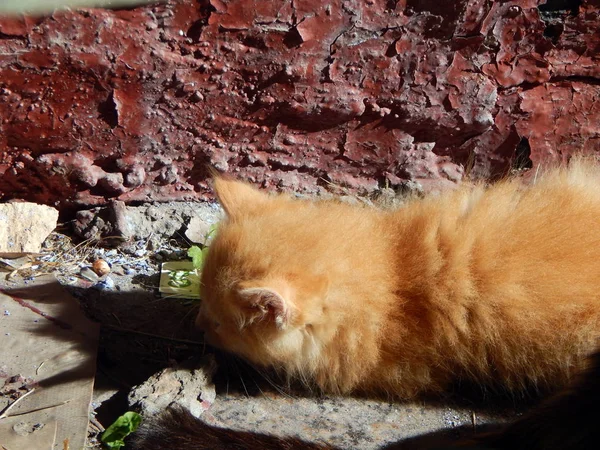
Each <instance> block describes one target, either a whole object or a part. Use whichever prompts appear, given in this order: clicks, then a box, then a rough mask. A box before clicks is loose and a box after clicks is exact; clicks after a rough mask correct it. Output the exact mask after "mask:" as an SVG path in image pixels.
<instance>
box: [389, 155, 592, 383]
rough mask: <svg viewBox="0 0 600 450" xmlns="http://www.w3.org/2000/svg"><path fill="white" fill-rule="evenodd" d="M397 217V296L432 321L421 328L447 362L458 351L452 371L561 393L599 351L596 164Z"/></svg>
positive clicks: (474, 191) (422, 204) (420, 204)
mask: <svg viewBox="0 0 600 450" xmlns="http://www.w3.org/2000/svg"><path fill="white" fill-rule="evenodd" d="M395 214H396V220H397V222H396V224H397V230H398V231H397V233H398V235H397V238H396V242H397V244H396V245H397V255H398V257H397V261H398V262H397V264H398V267H399V270H398V273H399V275H398V278H399V281H398V283H399V286H400V288H399V293H400V294H399V295H400V296H401V297H404V298H408V299H409V300H413V301H414V303H415V304H419V305H420V306H419V308H420V309H419V311H426V313H420V316H419V318H418V319H419V320H420V322H419V323H420V324H426V325H427V326H428V327H429V329H430V330H431V334H432V336H435V338H434V340H432V344H431V345H433V346H435V347H434V348H438V350H436V352H437V351H439V352H441V353H440V357H441V355H442V354H443V352H447V351H451V352H453V358H454V361H453V362H452V364H453V365H454V364H456V365H457V366H458V367H461V369H454V370H459V371H460V370H466V371H467V372H468V373H469V374H471V375H474V376H475V377H476V378H478V377H479V376H481V377H484V378H487V377H495V378H497V379H498V378H499V379H502V380H503V382H504V383H505V385H508V386H509V387H515V386H518V385H522V384H523V383H525V381H524V380H526V379H529V380H531V382H533V383H540V384H550V385H552V384H561V383H563V382H564V380H566V379H567V378H568V375H569V373H570V372H571V371H572V370H573V369H574V368H575V367H577V365H578V361H580V360H581V358H582V357H583V356H584V355H586V354H588V353H589V352H590V351H593V350H594V348H595V347H596V345H597V342H598V338H599V337H600V170H599V168H598V165H597V164H595V163H589V162H586V161H575V162H574V163H572V164H571V165H570V166H569V167H568V168H560V169H553V170H549V171H548V172H546V173H543V174H540V175H538V177H537V179H535V180H534V181H533V182H532V183H531V184H529V185H525V184H523V183H522V182H521V181H519V180H516V179H512V180H505V181H502V182H500V183H497V184H495V185H492V186H490V187H485V186H482V185H476V186H473V187H470V188H467V187H465V188H460V189H459V190H456V191H455V192H452V193H447V194H444V195H442V196H439V197H434V198H429V199H425V200H423V201H417V202H414V203H411V204H409V205H408V206H407V207H406V208H404V209H403V210H402V209H401V210H399V211H398V212H396V213H395ZM409 237H410V238H409ZM424 317H425V318H426V321H425V320H423V318H424ZM428 351H429V350H428ZM491 368H493V369H494V373H492V372H491V371H490V369H491ZM478 374H479V375H478Z"/></svg>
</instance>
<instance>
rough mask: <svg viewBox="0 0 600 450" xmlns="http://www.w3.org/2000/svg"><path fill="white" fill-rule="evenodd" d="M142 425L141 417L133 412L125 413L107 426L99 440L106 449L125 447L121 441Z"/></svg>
mask: <svg viewBox="0 0 600 450" xmlns="http://www.w3.org/2000/svg"><path fill="white" fill-rule="evenodd" d="M140 423H142V416H140V415H139V414H138V413H136V412H133V411H127V412H126V413H125V414H123V415H122V416H121V417H119V418H118V419H117V420H115V421H114V423H113V424H112V425H111V426H109V427H108V428H107V429H106V431H105V432H104V433H102V437H101V438H100V440H101V441H102V442H103V443H104V445H106V446H107V447H108V448H116V449H119V448H121V447H123V446H124V445H125V442H123V439H125V437H127V436H129V435H130V434H131V433H133V432H134V431H135V430H137V428H138V427H139V426H140Z"/></svg>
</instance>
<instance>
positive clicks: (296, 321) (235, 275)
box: [196, 178, 327, 366]
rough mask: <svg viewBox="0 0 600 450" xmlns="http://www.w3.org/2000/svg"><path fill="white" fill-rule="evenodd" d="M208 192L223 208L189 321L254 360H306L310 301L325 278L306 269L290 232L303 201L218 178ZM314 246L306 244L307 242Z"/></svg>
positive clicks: (216, 342) (305, 258)
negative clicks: (197, 301) (197, 306)
mask: <svg viewBox="0 0 600 450" xmlns="http://www.w3.org/2000/svg"><path fill="white" fill-rule="evenodd" d="M215 190H216V193H217V195H218V197H219V200H220V202H221V204H222V206H223V208H224V209H225V212H226V214H227V217H226V219H225V220H224V221H223V222H222V223H221V224H220V225H219V231H218V233H217V236H216V237H215V239H214V240H213V242H212V244H211V246H210V250H209V253H208V255H207V258H206V261H205V265H204V270H203V273H202V302H201V308H200V312H199V314H198V317H197V319H196V325H197V327H198V328H200V329H201V330H202V331H204V333H205V339H206V341H207V342H208V343H209V344H212V345H215V346H217V347H220V348H222V349H224V350H227V351H230V352H233V353H236V354H238V355H240V356H243V357H245V358H246V359H248V360H250V361H251V362H254V363H257V364H261V365H265V366H266V365H278V364H282V365H286V364H288V363H289V362H290V361H296V360H302V359H305V358H306V357H307V356H308V357H309V358H310V355H307V353H311V346H312V345H314V336H313V335H312V326H313V325H314V324H315V323H317V322H318V321H319V320H320V319H319V317H318V316H316V315H315V316H314V317H311V314H310V312H308V313H307V311H310V310H311V308H310V305H311V304H313V303H314V304H318V303H319V301H320V300H321V299H322V297H323V296H324V295H325V291H326V288H327V286H326V285H327V283H326V279H325V278H324V277H323V276H322V275H320V274H318V273H317V272H315V271H314V270H313V269H314V267H311V262H310V258H311V257H310V254H311V253H312V252H311V251H310V249H306V250H307V251H306V254H305V255H303V254H299V252H298V248H299V247H298V246H297V245H298V244H300V248H303V246H302V244H301V243H299V242H295V243H294V245H290V244H291V243H290V242H289V239H290V236H295V238H296V239H300V240H302V239H303V236H304V238H306V239H307V241H306V246H310V245H311V242H310V239H311V238H310V236H311V233H305V234H303V233H302V232H297V231H295V230H292V229H291V228H293V227H294V226H297V225H295V223H297V222H296V220H295V219H297V216H298V214H303V209H305V208H308V209H310V208H311V206H310V203H308V202H300V201H294V200H292V199H290V198H287V197H284V196H269V195H267V194H264V193H261V192H259V191H257V190H255V189H254V188H251V187H250V186H248V185H246V184H243V183H239V182H235V181H229V180H225V179H222V178H217V179H216V180H215ZM313 244H314V243H313Z"/></svg>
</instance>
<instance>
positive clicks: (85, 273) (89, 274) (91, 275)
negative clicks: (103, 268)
mask: <svg viewBox="0 0 600 450" xmlns="http://www.w3.org/2000/svg"><path fill="white" fill-rule="evenodd" d="M79 276H80V277H82V278H85V279H86V280H88V281H91V282H92V283H97V282H98V275H97V274H96V272H94V271H93V270H92V269H90V268H89V267H84V268H83V269H81V271H80V272H79Z"/></svg>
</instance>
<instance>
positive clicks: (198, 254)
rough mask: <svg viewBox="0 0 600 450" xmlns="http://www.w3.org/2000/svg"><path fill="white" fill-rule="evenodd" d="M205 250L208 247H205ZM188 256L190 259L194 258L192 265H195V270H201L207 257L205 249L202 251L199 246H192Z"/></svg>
mask: <svg viewBox="0 0 600 450" xmlns="http://www.w3.org/2000/svg"><path fill="white" fill-rule="evenodd" d="M205 249H206V247H205ZM188 256H189V257H190V258H192V264H193V265H194V269H196V270H201V269H202V265H203V264H204V256H205V253H204V251H203V249H201V248H200V247H198V246H197V245H192V246H191V247H190V248H189V249H188Z"/></svg>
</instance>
